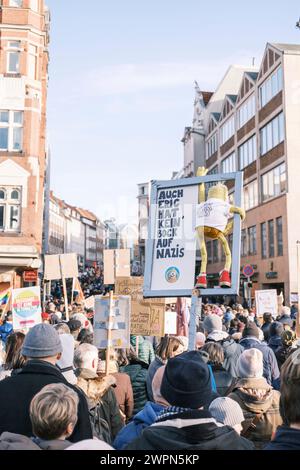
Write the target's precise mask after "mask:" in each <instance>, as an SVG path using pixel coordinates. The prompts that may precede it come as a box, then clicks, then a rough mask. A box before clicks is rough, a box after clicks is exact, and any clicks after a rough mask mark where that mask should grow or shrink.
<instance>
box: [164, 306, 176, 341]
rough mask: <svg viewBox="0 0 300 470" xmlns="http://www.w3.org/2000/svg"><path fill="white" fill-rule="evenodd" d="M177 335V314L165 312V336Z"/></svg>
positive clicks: (169, 311)
mask: <svg viewBox="0 0 300 470" xmlns="http://www.w3.org/2000/svg"><path fill="white" fill-rule="evenodd" d="M176 333H177V312H173V311H172V310H167V311H166V312H165V334H166V335H176Z"/></svg>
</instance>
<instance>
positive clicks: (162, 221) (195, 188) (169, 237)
mask: <svg viewBox="0 0 300 470" xmlns="http://www.w3.org/2000/svg"><path fill="white" fill-rule="evenodd" d="M204 171H205V170H204ZM230 180H234V205H232V206H231V204H229V202H228V192H227V193H226V192H224V190H223V189H222V186H219V187H217V188H216V189H215V193H216V195H217V196H218V197H216V198H215V199H214V196H211V197H210V201H208V200H205V187H204V185H205V184H209V185H210V186H209V191H211V189H212V188H213V187H214V186H213V183H218V182H220V183H226V182H227V181H230ZM242 186H243V174H242V172H236V173H227V174H218V175H207V176H199V177H193V178H184V179H179V180H176V181H174V180H171V181H154V182H153V183H152V188H151V204H150V217H149V230H148V234H149V238H148V240H147V247H146V266H145V282H144V292H143V293H144V297H145V298H152V297H191V296H192V292H193V289H194V288H195V287H196V288H199V289H201V293H203V294H205V295H224V292H225V289H224V286H226V295H236V294H238V292H239V278H240V244H241V212H240V207H241V197H242ZM231 187H232V185H231ZM202 199H203V200H202ZM219 207H222V208H224V210H223V209H222V210H221V212H220V211H219V212H220V213H219V212H218V210H219V209H218V208H219ZM231 208H233V209H234V210H233V211H232V212H233V213H234V214H235V215H234V216H233V221H229V219H230V211H229V209H230V210H231ZM199 209H201V210H202V211H203V214H204V216H205V217H204V219H205V221H207V220H208V221H210V222H211V225H209V226H208V228H207V227H206V223H205V224H204V225H203V232H202V237H203V242H204V241H205V237H206V238H207V237H208V238H212V239H218V238H219V240H220V244H221V245H222V247H223V250H224V252H225V251H226V245H225V242H224V239H223V242H222V237H221V235H222V234H223V236H224V237H225V238H226V236H227V235H228V233H229V232H230V230H232V229H233V246H232V263H231V262H230V264H231V279H230V275H229V272H228V268H227V274H226V273H225V274H226V275H225V274H222V278H221V276H220V284H219V287H218V288H213V286H211V287H208V286H207V280H206V271H204V272H202V271H201V273H200V272H199V270H198V271H197V273H196V250H197V248H199V246H200V245H201V249H202V250H203V251H204V252H206V254H207V249H206V248H205V243H204V245H203V242H202V238H201V235H200V234H199V233H200V231H197V230H196V228H201V226H202V225H201V224H200V225H199V223H198V225H197V213H198V211H199ZM222 211H223V212H224V214H223V212H222ZM220 214H221V215H220ZM213 215H214V217H213ZM210 219H211V220H210ZM219 219H220V220H219ZM221 219H222V221H221ZM219 222H220V224H219ZM221 222H222V223H221ZM232 222H234V223H232ZM222 224H223V225H222ZM218 227H220V228H218ZM206 229H207V230H206ZM205 230H206V231H205ZM227 230H228V231H227ZM204 232H205V237H204ZM197 239H198V242H197ZM225 254H226V253H225ZM226 262H227V263H228V262H229V260H226ZM203 269H206V268H205V267H204V268H203ZM223 271H226V269H225V265H224V270H223ZM223 271H222V273H223ZM203 273H204V276H203ZM196 278H197V282H196ZM222 286H223V287H222Z"/></svg>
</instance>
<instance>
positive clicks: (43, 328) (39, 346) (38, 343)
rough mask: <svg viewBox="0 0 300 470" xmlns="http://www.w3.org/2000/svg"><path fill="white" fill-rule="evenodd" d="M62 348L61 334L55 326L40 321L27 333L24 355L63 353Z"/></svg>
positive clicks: (40, 356)
mask: <svg viewBox="0 0 300 470" xmlns="http://www.w3.org/2000/svg"><path fill="white" fill-rule="evenodd" d="M62 350H63V348H62V344H61V341H60V338H59V334H58V333H57V331H56V330H55V329H54V328H53V326H52V325H48V324H47V323H40V324H39V325H35V326H34V327H33V328H31V330H30V331H29V332H28V333H27V335H26V337H25V340H24V343H23V347H22V355H23V356H26V357H36V358H42V357H50V356H55V355H56V354H59V353H61V352H62Z"/></svg>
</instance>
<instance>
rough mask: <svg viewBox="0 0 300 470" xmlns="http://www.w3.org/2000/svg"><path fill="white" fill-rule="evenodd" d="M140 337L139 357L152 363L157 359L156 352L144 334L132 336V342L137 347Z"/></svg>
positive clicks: (147, 362)
mask: <svg viewBox="0 0 300 470" xmlns="http://www.w3.org/2000/svg"><path fill="white" fill-rule="evenodd" d="M137 338H138V339H139V351H138V358H139V359H140V360H141V361H143V362H145V363H146V364H148V365H149V364H151V362H152V361H154V359H155V354H154V350H153V346H152V344H151V343H150V341H148V340H147V339H145V338H144V337H143V336H134V335H131V336H130V343H131V345H132V346H133V347H134V349H136V339H137Z"/></svg>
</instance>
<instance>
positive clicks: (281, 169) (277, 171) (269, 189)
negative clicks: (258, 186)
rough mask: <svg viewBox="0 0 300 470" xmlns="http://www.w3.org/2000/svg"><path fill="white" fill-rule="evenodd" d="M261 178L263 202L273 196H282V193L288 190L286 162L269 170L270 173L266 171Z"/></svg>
mask: <svg viewBox="0 0 300 470" xmlns="http://www.w3.org/2000/svg"><path fill="white" fill-rule="evenodd" d="M261 178H262V200H263V202H264V201H267V200H268V199H270V198H272V197H275V196H280V194H282V193H284V192H285V191H286V171H285V163H282V164H281V165H279V166H277V167H276V168H273V169H272V170H271V171H268V173H265V174H264V175H263V176H262V177H261Z"/></svg>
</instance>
